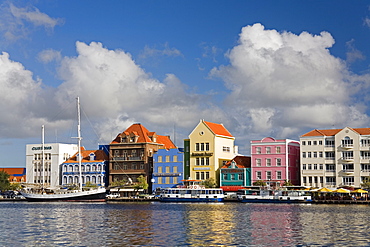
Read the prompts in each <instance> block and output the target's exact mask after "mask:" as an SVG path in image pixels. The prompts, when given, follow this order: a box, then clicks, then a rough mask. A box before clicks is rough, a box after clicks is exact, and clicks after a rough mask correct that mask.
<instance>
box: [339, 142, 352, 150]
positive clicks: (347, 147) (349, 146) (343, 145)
mask: <svg viewBox="0 0 370 247" xmlns="http://www.w3.org/2000/svg"><path fill="white" fill-rule="evenodd" d="M340 147H341V148H342V149H352V148H353V144H349V143H347V144H342V145H340Z"/></svg>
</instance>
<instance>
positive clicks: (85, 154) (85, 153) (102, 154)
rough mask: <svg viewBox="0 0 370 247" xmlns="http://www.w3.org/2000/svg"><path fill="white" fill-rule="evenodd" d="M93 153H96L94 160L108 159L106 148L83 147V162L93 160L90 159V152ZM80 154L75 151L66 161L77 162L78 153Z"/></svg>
mask: <svg viewBox="0 0 370 247" xmlns="http://www.w3.org/2000/svg"><path fill="white" fill-rule="evenodd" d="M91 153H93V154H94V155H95V159H94V160H93V161H94V162H103V161H105V160H108V155H107V154H106V153H105V152H104V150H85V148H83V147H81V156H82V160H81V162H82V163H83V162H92V161H90V154H91ZM77 154H78V152H77V153H75V154H74V155H73V156H72V157H71V158H69V159H68V160H67V161H66V162H67V163H77V162H78V160H77V158H76V155H77Z"/></svg>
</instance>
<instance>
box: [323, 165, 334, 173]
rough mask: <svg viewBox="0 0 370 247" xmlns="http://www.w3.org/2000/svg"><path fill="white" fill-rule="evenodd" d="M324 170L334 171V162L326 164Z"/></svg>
mask: <svg viewBox="0 0 370 247" xmlns="http://www.w3.org/2000/svg"><path fill="white" fill-rule="evenodd" d="M325 171H327V172H335V165H334V164H326V165H325Z"/></svg>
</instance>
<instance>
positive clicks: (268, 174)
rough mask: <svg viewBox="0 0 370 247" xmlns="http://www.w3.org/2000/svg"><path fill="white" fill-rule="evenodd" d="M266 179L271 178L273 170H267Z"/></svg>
mask: <svg viewBox="0 0 370 247" xmlns="http://www.w3.org/2000/svg"><path fill="white" fill-rule="evenodd" d="M266 179H267V180H271V172H270V171H268V172H266Z"/></svg>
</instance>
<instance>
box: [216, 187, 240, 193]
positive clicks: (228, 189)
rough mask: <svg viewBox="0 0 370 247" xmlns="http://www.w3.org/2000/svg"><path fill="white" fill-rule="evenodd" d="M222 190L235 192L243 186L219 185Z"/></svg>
mask: <svg viewBox="0 0 370 247" xmlns="http://www.w3.org/2000/svg"><path fill="white" fill-rule="evenodd" d="M221 189H223V190H224V191H230V192H237V191H238V190H241V189H244V187H243V186H221Z"/></svg>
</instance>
